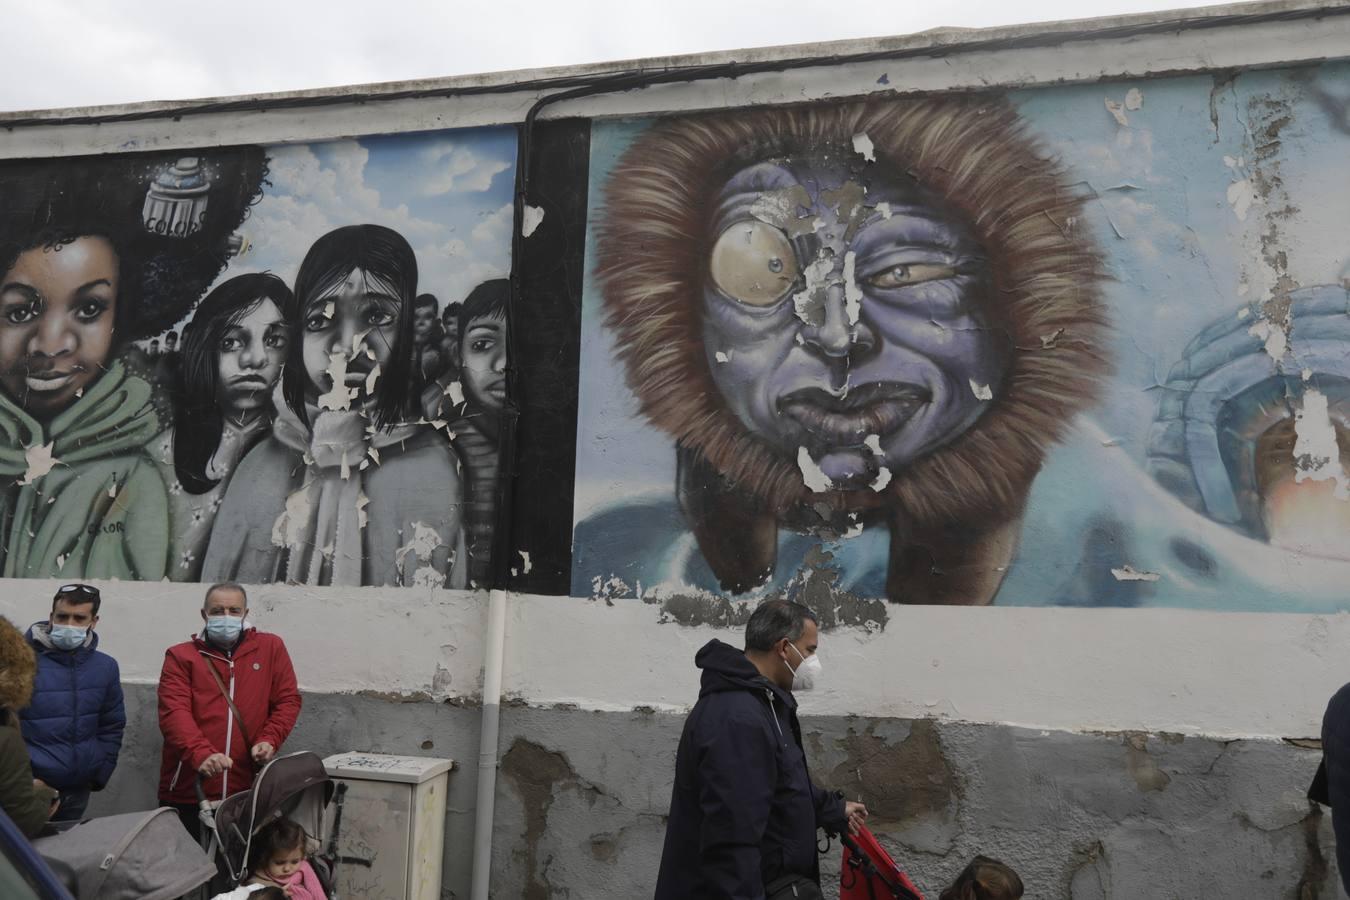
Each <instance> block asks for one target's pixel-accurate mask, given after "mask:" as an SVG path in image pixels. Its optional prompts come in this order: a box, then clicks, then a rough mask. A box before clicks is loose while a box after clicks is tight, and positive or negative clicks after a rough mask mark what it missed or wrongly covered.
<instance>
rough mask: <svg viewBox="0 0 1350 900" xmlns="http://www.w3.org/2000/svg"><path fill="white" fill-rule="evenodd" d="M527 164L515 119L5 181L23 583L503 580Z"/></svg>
mask: <svg viewBox="0 0 1350 900" xmlns="http://www.w3.org/2000/svg"><path fill="white" fill-rule="evenodd" d="M514 165H515V133H514V129H484V130H478V131H472V132H443V133H432V134H419V135H407V136H399V137H376V138H369V139H362V140H352V141H341V142H333V143H327V144H314V145H308V146H305V145H294V146H286V147H276V148H270V147H242V148H226V149H211V150H203V151H200V152H199V153H198V154H197V155H193V156H188V155H184V154H177V155H169V156H160V155H144V154H137V155H123V156H108V157H98V158H88V159H62V160H51V161H21V162H13V163H5V164H3V165H0V199H2V200H3V202H2V203H0V272H2V273H3V275H2V278H3V280H2V281H0V420H3V433H2V434H0V478H2V479H3V481H0V529H2V534H3V570H4V575H5V576H7V577H41V578H57V577H59V578H72V579H75V578H111V577H115V578H122V579H138V580H158V579H162V578H168V579H170V580H175V581H197V580H222V579H232V580H239V581H245V582H249V583H268V582H280V581H286V582H291V583H301V584H317V585H327V584H332V585H390V586H409V585H430V586H444V587H470V586H474V585H483V584H485V583H486V581H485V579H486V576H487V572H488V563H489V560H488V558H487V556H488V554H490V548H491V534H492V529H493V511H494V510H493V507H492V504H491V498H492V497H493V494H494V485H493V482H494V479H495V477H496V458H495V448H496V440H495V438H496V429H495V420H496V418H497V417H499V416H500V414H501V410H502V407H503V403H504V383H503V377H504V376H503V371H504V367H505V356H504V351H499V352H496V353H495V354H494V352H493V351H492V349H491V347H490V346H488V345H490V344H491V343H492V342H493V340H494V339H500V337H502V336H503V335H504V331H505V327H504V315H505V314H504V309H505V304H504V303H503V302H495V303H493V302H482V301H477V300H475V298H478V297H481V296H483V295H484V294H488V295H491V296H494V297H495V296H497V291H496V290H495V288H494V287H493V286H494V285H497V284H500V279H501V278H502V277H503V276H504V275H505V274H506V272H507V271H508V269H509V257H510V228H511V202H510V189H511V180H512V176H513V171H514ZM466 298H467V299H466ZM488 331H492V332H493V336H488V337H485V336H484V335H485V334H486V332H488ZM484 498H487V499H486V500H484Z"/></svg>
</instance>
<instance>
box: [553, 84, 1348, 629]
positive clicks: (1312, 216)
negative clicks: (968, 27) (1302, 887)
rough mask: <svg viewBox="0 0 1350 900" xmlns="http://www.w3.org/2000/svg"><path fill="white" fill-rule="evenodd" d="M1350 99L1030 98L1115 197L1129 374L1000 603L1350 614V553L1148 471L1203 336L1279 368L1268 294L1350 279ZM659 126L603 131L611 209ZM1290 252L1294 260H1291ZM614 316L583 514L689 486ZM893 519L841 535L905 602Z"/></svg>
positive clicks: (1232, 88) (1108, 93) (1059, 142)
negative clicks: (1203, 500) (1290, 540)
mask: <svg viewBox="0 0 1350 900" xmlns="http://www.w3.org/2000/svg"><path fill="white" fill-rule="evenodd" d="M1346 96H1350V67H1346V66H1344V65H1329V66H1324V67H1322V68H1321V69H1308V70H1297V71H1287V72H1277V71H1271V72H1256V73H1248V74H1244V75H1242V76H1241V77H1239V78H1237V79H1233V80H1223V79H1219V80H1216V79H1215V78H1211V77H1208V76H1204V77H1186V78H1173V79H1157V80H1151V81H1149V80H1141V81H1137V82H1119V83H1111V84H1094V85H1081V86H1072V87H1063V88H1051V89H1037V90H1028V91H1024V92H1019V93H1015V94H1013V95H1012V99H1013V101H1014V103H1016V104H1017V106H1018V107H1019V109H1020V110H1021V112H1022V114H1023V116H1024V118H1025V120H1026V122H1027V126H1028V128H1029V129H1030V130H1031V131H1032V132H1033V133H1034V134H1036V135H1038V136H1039V138H1040V139H1041V140H1042V142H1043V145H1044V146H1045V148H1046V149H1047V150H1048V151H1049V152H1050V153H1052V154H1054V155H1056V156H1058V157H1059V158H1060V159H1061V160H1062V162H1063V164H1064V165H1065V167H1066V168H1067V169H1068V170H1069V171H1070V172H1071V173H1072V175H1073V177H1074V179H1075V180H1077V181H1080V182H1081V183H1082V187H1083V188H1084V189H1085V190H1086V191H1088V192H1089V193H1090V194H1091V195H1093V196H1094V197H1095V199H1093V200H1092V201H1091V202H1090V203H1089V204H1088V208H1087V211H1086V218H1087V221H1086V222H1084V223H1077V225H1076V227H1086V228H1088V229H1090V230H1091V233H1092V234H1094V235H1095V236H1096V238H1097V240H1098V243H1099V245H1100V246H1101V247H1102V248H1103V251H1104V253H1105V254H1106V256H1107V259H1108V268H1109V271H1110V274H1111V276H1112V279H1113V280H1112V283H1111V284H1110V285H1108V287H1107V290H1106V296H1107V302H1108V304H1109V308H1110V316H1111V325H1112V338H1111V340H1112V346H1111V354H1112V356H1113V358H1114V361H1115V374H1114V375H1113V376H1112V378H1111V379H1110V381H1109V383H1108V384H1107V386H1106V390H1105V392H1104V399H1103V402H1102V403H1100V404H1099V405H1098V407H1097V408H1095V409H1094V410H1092V411H1091V412H1090V413H1089V414H1087V415H1085V416H1083V417H1082V419H1081V420H1080V421H1079V422H1078V423H1077V425H1076V427H1075V428H1074V429H1073V431H1072V433H1071V434H1070V436H1069V437H1068V438H1067V439H1066V440H1065V442H1064V444H1063V445H1062V446H1061V447H1060V448H1058V449H1056V450H1055V451H1053V452H1052V454H1051V455H1050V457H1049V458H1048V459H1047V461H1046V464H1045V467H1044V469H1043V472H1042V475H1041V476H1040V478H1039V479H1038V481H1037V482H1036V485H1035V487H1034V488H1033V491H1032V494H1031V497H1030V500H1029V505H1028V513H1027V518H1026V521H1025V523H1024V527H1023V531H1022V539H1021V544H1020V550H1019V556H1018V557H1017V560H1015V562H1014V565H1013V566H1012V567H1011V569H1010V574H1009V576H1008V579H1007V581H1006V582H1005V583H1004V586H1003V588H1002V590H1001V591H1000V593H999V595H998V598H997V602H998V603H1000V604H1059V605H1079V604H1083V603H1088V602H1093V603H1108V604H1113V605H1150V604H1163V605H1182V606H1194V607H1199V608H1223V609H1288V610H1332V609H1341V608H1345V607H1346V601H1345V599H1344V596H1343V594H1344V590H1343V586H1344V584H1345V583H1346V582H1347V580H1350V563H1346V562H1342V561H1339V560H1332V559H1319V558H1316V557H1313V556H1309V555H1307V554H1291V553H1289V552H1287V551H1285V550H1283V549H1281V548H1280V547H1277V546H1271V545H1269V544H1267V543H1265V542H1264V541H1259V540H1253V539H1252V538H1251V537H1249V536H1246V535H1245V534H1243V533H1241V531H1242V529H1241V528H1240V527H1238V526H1236V525H1233V523H1231V522H1230V523H1223V522H1220V521H1215V519H1214V518H1212V517H1207V516H1205V515H1202V514H1200V513H1197V512H1195V511H1193V509H1192V508H1190V507H1188V506H1187V505H1186V504H1184V503H1183V502H1182V501H1181V500H1180V499H1178V498H1177V497H1176V496H1173V494H1172V493H1169V491H1168V490H1167V489H1164V488H1163V487H1162V486H1161V485H1160V484H1159V482H1158V481H1157V480H1155V478H1154V477H1153V476H1152V475H1151V474H1150V472H1149V468H1148V466H1149V454H1150V448H1151V447H1152V446H1153V445H1154V443H1156V441H1157V429H1158V427H1160V426H1158V425H1157V424H1156V423H1155V419H1156V418H1158V415H1159V402H1160V399H1161V398H1162V396H1163V395H1164V394H1165V393H1166V392H1167V391H1169V390H1172V391H1175V388H1174V387H1172V388H1168V387H1166V385H1167V383H1168V380H1169V373H1171V372H1172V370H1173V367H1174V366H1176V365H1177V363H1178V362H1179V361H1181V360H1182V359H1183V357H1184V355H1185V353H1186V350H1187V346H1188V344H1190V343H1191V342H1192V340H1193V339H1194V338H1196V336H1197V334H1199V333H1200V332H1201V331H1202V330H1204V329H1206V328H1207V327H1208V326H1213V327H1214V328H1218V329H1227V330H1230V331H1232V330H1233V328H1231V327H1230V325H1235V326H1238V327H1237V328H1236V332H1237V336H1238V337H1239V338H1240V339H1242V340H1240V341H1239V343H1241V344H1243V345H1245V346H1246V349H1244V350H1242V351H1241V352H1242V353H1246V354H1247V355H1248V356H1249V357H1251V358H1250V359H1249V360H1247V362H1246V366H1247V367H1248V368H1254V369H1255V370H1257V371H1258V372H1260V373H1261V375H1262V377H1264V376H1265V375H1267V374H1275V372H1276V369H1275V364H1274V362H1273V360H1271V359H1269V358H1268V357H1266V356H1264V355H1263V354H1262V352H1261V350H1260V347H1259V342H1258V341H1256V340H1255V339H1254V338H1252V339H1246V338H1247V336H1246V335H1245V329H1246V327H1247V326H1246V325H1245V324H1242V323H1243V322H1245V321H1251V322H1256V321H1257V320H1256V318H1255V317H1253V315H1254V314H1253V310H1254V309H1256V307H1255V306H1253V304H1260V303H1261V302H1262V301H1265V300H1267V299H1268V298H1269V297H1270V296H1271V294H1272V291H1273V290H1275V288H1276V286H1277V279H1279V278H1281V277H1283V278H1285V279H1287V280H1286V281H1284V282H1282V284H1283V287H1285V288H1290V287H1297V288H1305V289H1311V288H1312V287H1313V286H1316V285H1338V284H1340V283H1341V281H1342V279H1344V278H1346V277H1347V275H1350V238H1347V237H1346V229H1345V211H1346V210H1347V209H1350V179H1346V178H1345V177H1344V169H1345V160H1346V158H1347V151H1348V150H1350V134H1348V133H1347V127H1346V125H1347V123H1346V116H1345V113H1344V109H1345V108H1347V107H1345V106H1338V105H1337V104H1338V103H1340V102H1341V99H1340V98H1344V97H1346ZM1337 110H1340V112H1339V115H1338V114H1337ZM644 127H645V123H642V122H616V123H601V124H598V125H597V126H596V129H595V133H594V135H593V138H592V145H591V146H592V160H591V209H593V210H594V209H597V208H599V206H600V204H601V201H602V195H601V189H602V186H603V182H604V177H605V175H606V173H607V172H608V171H609V169H610V168H611V167H612V165H613V163H614V161H615V160H616V159H617V158H618V156H619V155H620V154H621V153H622V152H623V150H624V149H625V148H626V147H627V146H628V144H629V143H630V142H631V140H632V139H633V138H634V137H635V136H636V134H638V133H640V131H641V130H642V129H643V128H644ZM1261 183H1264V184H1265V185H1266V186H1267V188H1268V189H1267V191H1266V192H1265V196H1262V191H1260V190H1258V189H1257V186H1258V185H1259V184H1261ZM1272 185H1273V188H1272V187H1271V186H1272ZM1272 238H1274V240H1273V241H1272V240H1271V239H1272ZM1272 245H1278V246H1279V247H1280V248H1282V249H1284V250H1285V251H1286V253H1285V256H1284V257H1283V258H1281V259H1278V260H1277V259H1276V258H1274V256H1273V254H1272V253H1271V251H1269V250H1268V249H1267V247H1268V246H1272ZM597 307H598V296H597V294H596V292H595V290H594V286H593V284H592V283H589V282H588V285H587V289H586V297H585V309H584V315H583V347H582V369H581V383H582V396H581V409H580V415H579V417H578V462H577V478H578V483H577V507H576V514H577V520H578V521H581V520H582V519H584V518H585V517H586V516H587V515H588V514H589V513H592V512H594V511H596V510H598V509H601V508H603V507H604V506H605V505H606V501H607V499H610V500H612V498H614V497H616V496H626V497H629V498H633V497H638V496H642V495H646V496H649V497H653V498H655V497H665V498H667V499H668V498H669V497H670V492H671V486H672V484H673V476H674V456H673V452H672V450H671V448H670V445H669V441H668V439H666V438H665V437H664V436H663V435H661V434H660V433H658V432H655V431H654V430H653V429H651V428H650V427H647V426H646V425H645V424H644V423H642V422H641V421H640V420H639V419H637V418H636V409H635V403H634V401H633V399H632V397H631V395H630V394H629V392H628V390H627V388H626V385H625V384H624V383H623V381H622V380H621V379H618V378H615V377H614V366H615V364H614V362H613V355H612V354H613V347H612V344H611V339H610V337H609V335H608V333H607V332H606V331H605V330H604V329H603V328H602V327H601V326H600V323H599V317H598V310H597ZM1296 315H1297V311H1296ZM1239 316H1243V317H1252V318H1250V319H1243V320H1239ZM1216 323H1217V324H1216ZM1309 327H1312V326H1311V325H1310V326H1309ZM1294 331H1295V343H1294V344H1293V345H1291V349H1290V355H1289V356H1288V357H1287V358H1286V361H1285V370H1286V371H1289V372H1291V373H1292V377H1294V378H1295V379H1296V378H1297V376H1298V372H1299V369H1300V368H1301V367H1302V366H1304V365H1305V364H1306V363H1307V360H1308V359H1309V358H1310V357H1307V356H1306V355H1303V356H1301V355H1300V354H1306V353H1307V352H1308V351H1307V350H1306V347H1307V346H1308V345H1306V344H1303V343H1300V337H1299V334H1300V333H1299V326H1298V320H1297V319H1296V320H1295V328H1294ZM1313 337H1316V335H1308V334H1306V333H1305V334H1303V336H1302V339H1304V340H1306V339H1309V338H1313ZM1252 345H1255V347H1256V349H1255V350H1253V349H1252ZM1342 355H1343V354H1342ZM1316 377H1317V374H1316V373H1314V381H1312V382H1311V383H1313V384H1316V383H1318V382H1317V381H1316ZM1196 465H1197V467H1199V464H1196ZM1209 475H1210V476H1211V477H1219V478H1221V479H1224V480H1225V481H1226V480H1227V478H1228V473H1227V472H1220V473H1219V474H1218V475H1217V476H1216V475H1215V473H1213V472H1210V473H1209ZM876 531H877V530H876V529H869V530H868V533H865V534H864V535H863V536H862V537H860V538H855V539H854V540H852V541H850V542H846V543H845V544H843V545H838V546H835V547H834V548H833V549H834V550H835V552H836V554H837V555H836V562H837V564H838V566H839V569H840V572H841V581H840V586H841V587H846V588H849V589H852V590H855V591H857V592H859V593H862V594H867V595H873V596H875V595H880V594H882V593H883V591H884V589H883V584H884V566H885V559H886V543H885V540H884V534H877V533H875V532H876ZM579 550H584V548H579ZM691 550H692V547H690V548H685V550H684V551H681V552H686V553H687V552H689V551H691ZM782 552H783V550H782V549H780V559H782V558H783V557H782V555H781V554H782ZM1126 567H1128V568H1126ZM780 568H781V566H780ZM1113 569H1115V570H1117V572H1118V573H1119V574H1117V573H1113V571H1112V570H1113ZM1132 572H1141V573H1143V577H1140V578H1135V577H1133V575H1132V574H1131V573H1132ZM1271 573H1277V575H1276V576H1275V577H1272V575H1271ZM1154 576H1157V577H1154Z"/></svg>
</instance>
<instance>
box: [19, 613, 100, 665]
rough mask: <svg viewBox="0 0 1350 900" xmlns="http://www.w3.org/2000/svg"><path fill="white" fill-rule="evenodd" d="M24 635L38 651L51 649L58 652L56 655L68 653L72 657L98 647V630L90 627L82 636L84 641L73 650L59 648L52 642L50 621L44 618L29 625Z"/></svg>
mask: <svg viewBox="0 0 1350 900" xmlns="http://www.w3.org/2000/svg"><path fill="white" fill-rule="evenodd" d="M26 637H27V638H28V642H29V643H30V644H32V645H33V646H34V647H35V648H37V649H38V650H39V652H40V651H42V650H52V651H54V652H55V653H56V654H58V656H59V655H60V654H64V653H69V654H70V655H71V656H72V657H73V656H74V655H76V654H83V652H84V651H92V650H95V649H97V648H98V632H97V631H95V630H93V629H90V630H89V633H88V634H86V635H85V636H84V643H83V644H81V645H80V646H78V647H76V648H75V649H74V650H73V651H66V650H61V649H59V648H58V647H57V646H56V645H55V644H53V643H52V623H51V622H49V621H47V620H45V619H44V620H42V621H40V622H34V623H33V624H32V625H29V626H28V633H27V634H26Z"/></svg>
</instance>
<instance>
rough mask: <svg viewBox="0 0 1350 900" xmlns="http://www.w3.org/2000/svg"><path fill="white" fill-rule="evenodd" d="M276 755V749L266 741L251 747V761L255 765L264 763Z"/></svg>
mask: <svg viewBox="0 0 1350 900" xmlns="http://www.w3.org/2000/svg"><path fill="white" fill-rule="evenodd" d="M276 755H277V748H276V747H273V746H272V745H271V744H269V743H267V741H259V742H258V743H256V744H254V745H253V761H254V762H256V763H265V762H267V761H268V760H270V759H271V758H272V757H274V756H276Z"/></svg>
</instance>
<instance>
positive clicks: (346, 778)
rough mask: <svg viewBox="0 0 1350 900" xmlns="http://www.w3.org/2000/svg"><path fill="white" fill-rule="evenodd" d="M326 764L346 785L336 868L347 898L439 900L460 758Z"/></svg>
mask: <svg viewBox="0 0 1350 900" xmlns="http://www.w3.org/2000/svg"><path fill="white" fill-rule="evenodd" d="M323 762H324V767H325V768H327V770H328V776H329V777H330V778H332V779H333V780H334V781H336V782H337V783H338V784H339V790H341V787H340V786H341V785H342V784H345V785H346V786H347V787H346V791H345V792H344V794H343V795H342V812H341V815H342V821H341V832H340V836H339V841H338V853H339V855H340V857H341V861H340V862H339V864H338V868H337V885H338V892H339V894H340V895H341V896H342V897H343V900H348V898H350V900H439V898H440V896H441V858H442V856H443V851H444V843H445V796H446V791H447V789H448V787H449V777H450V771H451V769H453V768H454V765H455V764H454V761H453V760H449V759H431V758H428V757H423V756H388V755H385V754H381V753H356V752H352V753H339V754H337V755H336V756H330V757H328V758H327V759H325V760H324V761H323ZM330 813H331V814H336V813H337V810H336V809H331V810H330Z"/></svg>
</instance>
